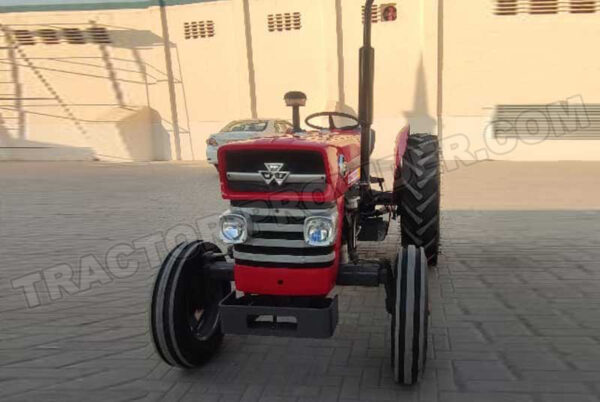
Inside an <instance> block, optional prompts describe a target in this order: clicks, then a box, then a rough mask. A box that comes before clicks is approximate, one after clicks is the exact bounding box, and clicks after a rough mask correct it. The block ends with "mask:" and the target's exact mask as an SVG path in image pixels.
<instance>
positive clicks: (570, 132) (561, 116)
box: [494, 102, 600, 140]
mask: <svg viewBox="0 0 600 402" xmlns="http://www.w3.org/2000/svg"><path fill="white" fill-rule="evenodd" d="M494 135H495V137H496V138H509V137H512V138H525V139H540V140H544V139H560V138H567V139H568V138H571V139H572V138H599V139H600V104H581V103H578V104H567V103H566V102H562V103H557V104H551V105H498V106H496V115H495V118H494Z"/></svg>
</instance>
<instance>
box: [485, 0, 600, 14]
mask: <svg viewBox="0 0 600 402" xmlns="http://www.w3.org/2000/svg"><path fill="white" fill-rule="evenodd" d="M597 10H600V0H496V7H495V9H494V13H495V14H496V15H516V14H557V13H571V14H583V13H595V12H596V11H597Z"/></svg>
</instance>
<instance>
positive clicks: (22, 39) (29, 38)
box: [13, 29, 35, 45]
mask: <svg viewBox="0 0 600 402" xmlns="http://www.w3.org/2000/svg"><path fill="white" fill-rule="evenodd" d="M13 33H14V37H15V41H16V42H17V44H19V45H35V38H34V37H33V34H32V33H31V31H30V30H28V29H17V30H15V31H13Z"/></svg>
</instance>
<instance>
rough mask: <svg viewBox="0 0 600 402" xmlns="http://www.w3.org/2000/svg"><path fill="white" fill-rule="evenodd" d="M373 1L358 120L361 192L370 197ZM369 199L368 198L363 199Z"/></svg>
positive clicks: (367, 10)
mask: <svg viewBox="0 0 600 402" xmlns="http://www.w3.org/2000/svg"><path fill="white" fill-rule="evenodd" d="M372 7H373V0H366V2H365V16H364V28H363V46H362V47H361V48H360V51H359V63H360V65H359V77H358V79H359V82H358V120H359V121H360V190H361V197H368V196H369V195H370V191H369V190H370V189H371V183H370V177H371V169H370V160H369V159H370V153H371V124H373V79H374V61H375V49H373V48H372V47H371V11H372V10H371V9H372ZM363 199H368V198H363Z"/></svg>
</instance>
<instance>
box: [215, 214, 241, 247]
mask: <svg viewBox="0 0 600 402" xmlns="http://www.w3.org/2000/svg"><path fill="white" fill-rule="evenodd" d="M219 228H220V232H221V233H220V234H221V240H223V242H224V243H226V244H240V243H243V242H245V241H246V239H248V221H247V220H246V218H245V217H244V216H242V215H237V214H231V213H225V214H223V215H221V217H220V218H219Z"/></svg>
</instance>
